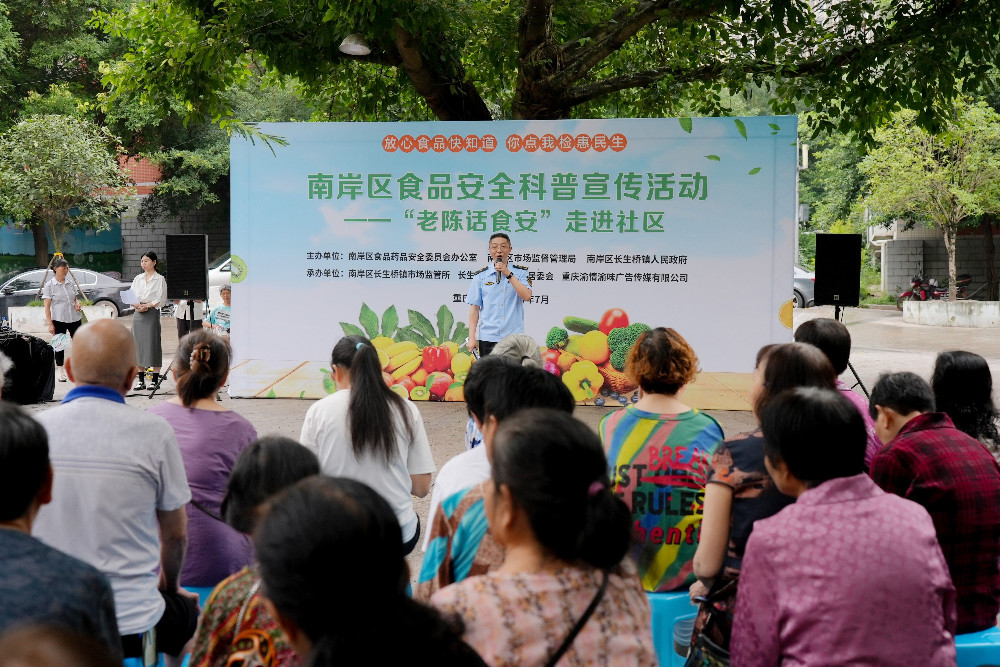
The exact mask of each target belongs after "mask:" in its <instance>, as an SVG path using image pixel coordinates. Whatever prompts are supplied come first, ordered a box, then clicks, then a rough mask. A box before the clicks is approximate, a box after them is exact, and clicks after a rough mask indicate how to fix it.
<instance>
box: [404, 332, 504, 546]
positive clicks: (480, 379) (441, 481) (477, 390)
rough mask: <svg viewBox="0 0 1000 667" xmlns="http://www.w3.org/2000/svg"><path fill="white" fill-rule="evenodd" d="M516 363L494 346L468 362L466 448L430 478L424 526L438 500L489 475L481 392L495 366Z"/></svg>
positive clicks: (431, 518)
mask: <svg viewBox="0 0 1000 667" xmlns="http://www.w3.org/2000/svg"><path fill="white" fill-rule="evenodd" d="M508 337H509V336H508ZM504 340H506V339H504ZM500 342H501V343H502V342H503V341H500ZM497 346H499V343H497ZM517 365H518V362H517V361H515V360H514V359H513V358H511V357H508V356H505V355H499V354H497V353H496V348H493V352H492V353H491V354H488V355H486V356H485V357H483V358H482V359H480V360H479V361H477V362H476V363H474V364H472V368H470V369H469V375H468V376H467V377H466V378H465V388H464V392H463V393H464V397H465V407H466V409H467V410H468V411H469V423H468V424H467V425H466V427H465V434H466V445H467V446H468V450H467V451H464V452H462V453H461V454H458V455H456V456H453V457H452V458H451V459H449V460H448V462H447V463H445V464H444V465H443V466H441V471H440V472H439V473H438V474H437V477H436V478H435V479H434V487H433V488H432V489H431V504H430V509H429V510H428V511H427V525H428V527H430V526H433V525H434V515H435V514H436V513H437V508H438V506H439V505H440V504H441V501H442V500H444V499H445V498H447V497H448V496H450V495H452V494H455V493H458V492H459V491H462V490H464V489H468V488H470V487H473V486H475V485H476V484H479V483H480V482H483V481H485V480H487V479H489V478H490V462H489V461H487V460H486V448H485V447H482V444H483V432H482V431H481V430H480V428H479V427H480V425H481V424H482V423H483V394H484V390H485V388H486V385H487V384H489V383H490V382H492V381H493V376H494V375H495V374H496V373H497V372H498V371H497V369H498V368H500V367H501V366H517ZM477 419H478V422H477ZM430 541H431V531H430V530H428V531H427V534H426V536H425V537H424V544H423V550H424V551H427V545H428V544H430Z"/></svg>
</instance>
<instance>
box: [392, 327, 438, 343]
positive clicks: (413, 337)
mask: <svg viewBox="0 0 1000 667" xmlns="http://www.w3.org/2000/svg"><path fill="white" fill-rule="evenodd" d="M396 340H397V341H400V342H402V341H405V340H408V341H410V342H412V343H416V344H417V345H419V346H420V347H427V346H428V345H430V344H431V343H430V341H429V340H427V339H426V338H424V337H423V336H421V335H420V334H418V333H417V332H416V331H414V330H413V329H411V328H410V327H399V328H398V329H396Z"/></svg>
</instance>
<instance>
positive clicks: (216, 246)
mask: <svg viewBox="0 0 1000 667" xmlns="http://www.w3.org/2000/svg"><path fill="white" fill-rule="evenodd" d="M138 210H139V201H134V202H132V204H131V206H130V208H129V210H128V211H127V212H126V213H124V214H123V215H122V254H123V258H122V265H123V266H122V278H123V279H124V280H131V279H132V278H134V277H135V276H136V275H138V273H139V272H140V271H141V270H142V269H141V268H140V266H139V260H141V259H142V255H143V253H145V252H148V251H150V250H152V251H153V252H155V253H156V254H157V256H158V257H159V258H160V259H165V260H166V261H167V264H168V270H169V261H170V260H169V258H168V257H167V256H166V254H167V234H208V261H210V262H211V261H212V260H214V259H215V258H216V257H218V256H219V255H221V254H222V253H224V252H228V251H229V222H228V221H223V222H221V223H213V222H212V211H211V210H210V209H202V210H200V211H191V212H188V213H184V214H181V215H179V216H177V217H176V218H174V219H164V220H160V221H158V222H156V223H153V224H149V225H140V224H139V223H138V221H137V219H136V214H137V213H138Z"/></svg>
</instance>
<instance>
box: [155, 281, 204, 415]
mask: <svg viewBox="0 0 1000 667" xmlns="http://www.w3.org/2000/svg"><path fill="white" fill-rule="evenodd" d="M187 307H188V322H194V301H193V300H191V299H188V302H187ZM177 347H180V341H177ZM176 358H177V350H174V356H173V357H172V358H171V359H170V364H168V365H167V366H166V367H165V368H161V369H160V370H162V371H163V372H162V373H160V377H158V378H156V384H154V385H153V389H152V391H150V392H149V398H153V396H155V395H156V392H157V391H159V390H160V385H161V384H163V381H164V380H166V379H167V373H168V372H169V371H170V369H172V368H173V367H174V359H176Z"/></svg>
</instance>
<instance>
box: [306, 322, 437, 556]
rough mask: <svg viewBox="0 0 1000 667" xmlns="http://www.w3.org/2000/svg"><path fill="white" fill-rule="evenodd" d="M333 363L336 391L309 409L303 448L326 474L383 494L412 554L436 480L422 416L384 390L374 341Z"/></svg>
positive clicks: (357, 339) (337, 348) (345, 347)
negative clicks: (416, 503) (421, 501)
mask: <svg viewBox="0 0 1000 667" xmlns="http://www.w3.org/2000/svg"><path fill="white" fill-rule="evenodd" d="M330 363H331V364H332V365H331V369H332V372H333V379H334V381H335V382H336V383H337V391H335V392H334V393H332V394H330V395H329V396H327V397H326V398H323V399H321V400H319V401H317V402H316V403H315V404H314V405H313V406H312V407H311V408H309V411H308V412H306V418H305V421H304V422H303V424H302V434H301V436H300V437H299V440H301V442H302V444H303V445H305V446H306V447H308V448H309V449H311V450H312V451H313V452H315V453H316V456H317V457H319V464H320V469H321V470H322V471H323V474H325V475H336V476H340V477H350V478H351V479H356V480H358V481H361V482H364V483H365V484H369V485H371V487H372V488H373V489H375V490H377V491H378V492H379V493H381V494H382V496H383V497H384V498H385V499H386V501H388V503H389V504H390V505H391V506H392V508H393V509H394V510H395V512H396V517H397V518H398V519H399V525H400V527H401V528H402V531H403V540H404V543H405V552H406V553H410V552H411V551H413V547H415V546H416V545H417V542H418V541H419V540H420V518H419V517H418V516H417V513H416V511H415V510H414V509H413V498H412V496H416V497H418V498H423V497H424V496H426V495H427V493H428V492H429V491H430V489H431V474H432V473H433V472H434V457H433V456H432V455H431V446H430V443H429V442H428V440H427V432H426V431H425V430H424V421H423V419H421V417H420V411H419V410H417V407H416V406H415V405H413V403H411V402H410V401H408V400H406V399H405V398H402V397H401V396H400V395H399V394H397V393H395V392H393V391H390V389H389V387H387V386H386V385H385V381H383V379H382V364H381V363H380V362H379V360H378V351H377V350H376V349H375V347H374V346H373V345H372V344H371V341H369V340H368V339H367V338H364V337H362V336H344V337H343V338H341V339H340V340H339V341H337V344H336V345H334V346H333V353H332V354H331V359H330Z"/></svg>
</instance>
